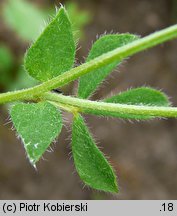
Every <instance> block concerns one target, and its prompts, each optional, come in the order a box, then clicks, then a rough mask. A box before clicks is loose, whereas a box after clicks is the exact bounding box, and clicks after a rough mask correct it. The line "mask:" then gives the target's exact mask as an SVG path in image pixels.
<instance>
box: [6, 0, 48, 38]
mask: <svg viewBox="0 0 177 216" xmlns="http://www.w3.org/2000/svg"><path fill="white" fill-rule="evenodd" d="M44 17H45V16H44V13H43V12H42V11H40V10H39V9H38V8H37V7H35V6H34V5H33V4H31V3H29V2H27V1H24V0H18V1H12V0H8V1H6V2H5V3H4V8H3V18H4V20H5V22H6V23H7V25H8V26H9V27H10V28H12V29H13V30H14V31H15V32H17V34H18V35H19V36H21V38H23V39H25V40H30V41H31V40H34V39H35V38H36V37H37V36H38V35H39V33H40V30H41V27H42V26H43V25H44Z"/></svg>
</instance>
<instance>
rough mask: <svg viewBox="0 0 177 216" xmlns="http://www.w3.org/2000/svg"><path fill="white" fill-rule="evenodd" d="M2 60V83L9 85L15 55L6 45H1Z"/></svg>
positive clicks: (0, 70) (0, 66)
mask: <svg viewBox="0 0 177 216" xmlns="http://www.w3.org/2000/svg"><path fill="white" fill-rule="evenodd" d="M0 60H1V61H0V85H2V86H4V85H9V84H10V82H11V79H12V78H11V77H12V72H11V70H12V66H13V56H12V54H11V51H10V50H9V49H8V48H7V47H6V46H5V45H0Z"/></svg>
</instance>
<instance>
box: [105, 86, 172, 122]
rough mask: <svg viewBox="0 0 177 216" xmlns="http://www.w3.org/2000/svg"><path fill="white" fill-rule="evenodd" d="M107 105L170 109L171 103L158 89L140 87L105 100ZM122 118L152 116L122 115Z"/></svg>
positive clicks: (147, 117) (146, 117)
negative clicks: (116, 104) (117, 104)
mask: <svg viewBox="0 0 177 216" xmlns="http://www.w3.org/2000/svg"><path fill="white" fill-rule="evenodd" d="M104 102H107V103H119V104H128V105H140V106H141V105H143V106H158V107H161V106H163V107H168V106H170V102H169V100H168V98H167V96H166V95H165V94H164V93H163V92H161V91H158V90H156V89H153V88H148V87H140V88H135V89H131V90H128V91H125V92H122V93H120V94H118V95H115V96H113V97H111V98H107V99H105V100H104ZM120 117H122V118H131V119H132V118H135V119H149V118H152V117H150V116H144V115H127V114H120Z"/></svg>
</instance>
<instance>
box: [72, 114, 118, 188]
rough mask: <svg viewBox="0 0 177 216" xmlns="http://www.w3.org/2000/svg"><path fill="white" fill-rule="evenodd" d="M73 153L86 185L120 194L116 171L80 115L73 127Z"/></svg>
mask: <svg viewBox="0 0 177 216" xmlns="http://www.w3.org/2000/svg"><path fill="white" fill-rule="evenodd" d="M72 152H73V157H74V163H75V166H76V169H77V172H78V174H79V176H80V178H81V179H82V180H83V181H84V182H85V184H87V185H89V186H90V187H92V188H94V189H97V190H103V191H106V192H118V186H117V181H116V176H115V174H114V171H113V169H112V167H111V166H110V165H109V163H108V161H107V160H106V158H105V157H104V156H103V154H102V153H101V151H100V150H99V149H98V147H97V146H96V144H95V142H94V140H93V138H92V136H91V135H90V133H89V130H88V128H87V126H86V125H85V123H84V120H83V118H82V117H81V116H80V115H77V116H75V117H74V122H73V126H72Z"/></svg>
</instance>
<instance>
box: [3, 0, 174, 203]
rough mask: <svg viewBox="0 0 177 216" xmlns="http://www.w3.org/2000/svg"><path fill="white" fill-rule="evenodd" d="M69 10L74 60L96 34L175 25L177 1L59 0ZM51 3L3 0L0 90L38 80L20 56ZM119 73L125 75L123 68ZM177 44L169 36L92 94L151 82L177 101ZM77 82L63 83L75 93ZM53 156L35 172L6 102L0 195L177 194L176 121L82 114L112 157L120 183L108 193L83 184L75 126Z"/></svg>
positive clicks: (64, 134) (84, 52)
mask: <svg viewBox="0 0 177 216" xmlns="http://www.w3.org/2000/svg"><path fill="white" fill-rule="evenodd" d="M60 3H62V4H64V5H65V6H66V8H67V9H68V13H69V14H70V17H71V21H72V23H73V31H74V32H75V40H76V41H77V43H78V53H77V61H76V65H78V64H80V63H81V62H84V58H85V57H86V56H87V53H88V51H89V49H90V47H91V45H92V43H93V41H95V40H96V38H97V37H98V36H99V35H101V34H103V33H105V31H106V32H107V33H111V32H114V33H117V32H119V33H124V32H130V33H134V34H138V35H141V36H145V35H147V34H150V33H151V32H154V31H157V30H160V29H162V28H165V27H167V26H169V25H172V24H174V23H176V22H177V0H156V1H154V0H124V1H120V0H87V1H83V0H75V1H60ZM55 5H59V1H52V0H31V1H27V0H26V1H24V0H9V1H8V0H0V92H6V91H11V90H15V89H22V88H25V87H30V86H33V85H35V84H37V83H36V81H34V80H33V79H32V78H30V77H29V76H28V75H27V74H26V72H25V70H24V68H23V55H24V53H25V51H26V49H27V48H28V47H29V46H30V44H31V42H32V41H33V40H35V38H36V37H37V36H38V35H39V34H40V32H41V31H42V29H43V28H44V26H45V25H46V23H47V22H48V20H49V19H50V17H52V16H53V15H54V14H55ZM120 71H121V73H119V72H120ZM176 82H177V41H171V42H168V43H165V44H163V45H161V46H158V47H156V48H153V49H151V50H149V51H146V52H143V53H140V54H138V55H136V56H134V57H131V58H130V59H129V60H128V61H125V62H124V63H123V64H122V65H121V66H120V67H119V69H118V70H117V71H115V72H114V73H112V75H111V77H109V78H108V79H107V81H106V82H105V83H104V85H102V87H101V88H100V89H99V90H98V91H97V93H96V94H95V95H94V96H93V97H92V99H100V98H103V97H105V96H108V95H113V94H115V93H117V92H120V91H124V90H126V89H128V88H130V87H138V86H144V85H146V86H151V87H155V88H158V89H162V90H163V91H164V92H165V93H167V94H168V95H170V100H171V102H172V104H173V105H176V106H177V90H176V89H177V85H176ZM76 86H77V82H73V83H71V84H70V85H68V86H66V87H64V88H63V92H64V93H65V94H66V95H67V94H73V95H74V94H75V93H76ZM63 116H64V119H65V126H66V127H64V128H63V130H62V134H61V136H60V137H59V138H58V140H57V143H56V144H52V148H53V150H54V152H53V153H46V154H45V155H44V160H41V161H40V162H39V163H38V170H37V172H36V171H35V170H34V169H33V168H32V166H31V165H30V164H29V162H28V160H27V159H26V156H25V152H24V149H23V146H22V145H21V142H20V140H18V139H16V134H15V131H12V130H11V127H12V124H11V123H10V120H9V115H8V107H7V106H4V107H2V106H1V108H0V199H177V120H176V119H170V120H153V121H146V122H136V121H131V122H130V121H123V120H119V119H111V118H110V119H106V118H98V117H94V116H85V117H86V119H87V122H88V125H89V126H90V129H91V131H92V132H93V135H94V137H96V139H97V141H98V143H99V144H98V145H99V146H100V147H101V149H102V151H103V152H104V153H105V154H106V155H107V156H109V157H110V162H111V163H112V165H113V166H114V168H115V170H116V172H117V175H118V179H119V185H120V193H119V194H118V195H114V196H113V195H111V194H106V193H102V192H96V191H94V190H92V189H89V188H87V187H85V186H84V184H83V183H82V182H81V181H80V179H79V177H78V176H77V174H76V172H75V168H74V165H73V161H72V157H71V147H70V143H71V140H70V135H71V133H70V123H71V120H72V116H71V115H69V114H68V113H63Z"/></svg>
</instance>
